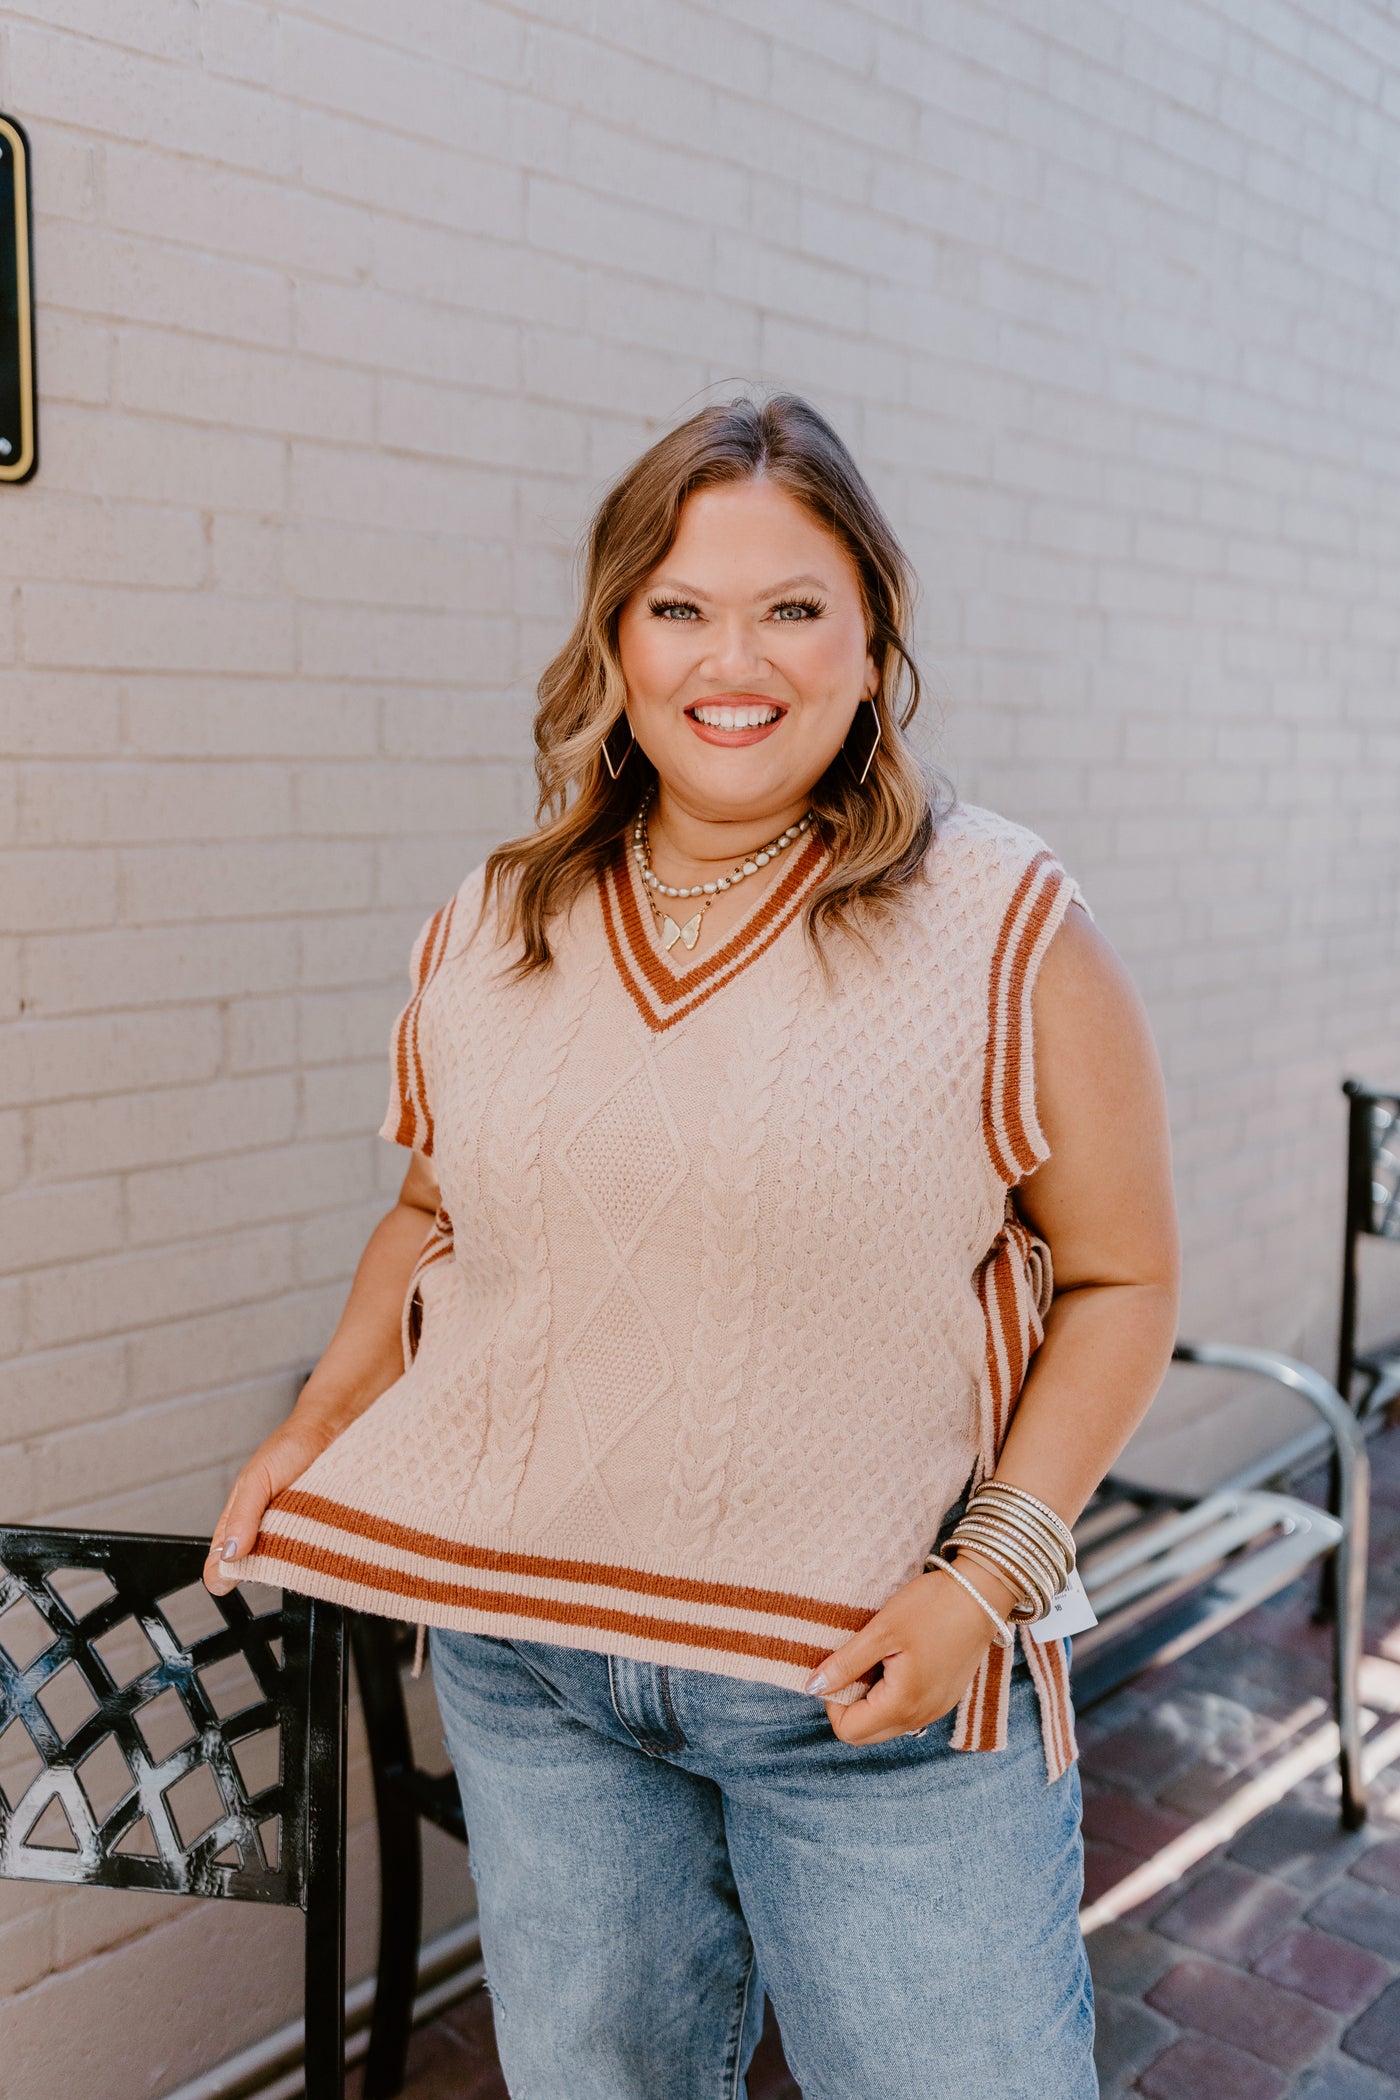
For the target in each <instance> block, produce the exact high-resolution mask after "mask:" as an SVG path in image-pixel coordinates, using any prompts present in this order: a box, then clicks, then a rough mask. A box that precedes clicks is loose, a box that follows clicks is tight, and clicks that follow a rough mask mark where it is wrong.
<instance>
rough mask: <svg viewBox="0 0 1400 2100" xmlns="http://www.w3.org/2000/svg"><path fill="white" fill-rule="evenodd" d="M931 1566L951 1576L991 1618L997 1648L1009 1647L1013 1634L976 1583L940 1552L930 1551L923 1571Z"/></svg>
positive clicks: (927, 1570)
mask: <svg viewBox="0 0 1400 2100" xmlns="http://www.w3.org/2000/svg"><path fill="white" fill-rule="evenodd" d="M931 1568H941V1569H942V1570H943V1573H944V1574H945V1575H951V1576H952V1578H953V1580H954V1582H955V1583H956V1584H957V1585H958V1588H959V1589H963V1590H966V1591H967V1594H968V1596H969V1597H971V1599H972V1601H973V1603H974V1604H977V1605H980V1606H981V1608H982V1610H983V1611H984V1612H985V1613H986V1614H987V1617H988V1618H989V1619H990V1620H991V1622H992V1624H993V1626H995V1628H996V1630H997V1639H996V1644H997V1646H998V1648H1009V1647H1010V1646H1011V1644H1012V1642H1013V1641H1014V1640H1015V1638H1016V1636H1015V1634H1014V1633H1013V1632H1012V1631H1011V1628H1010V1627H1009V1626H1008V1625H1007V1623H1006V1621H1005V1619H1004V1618H1003V1617H1002V1615H1001V1613H1000V1612H999V1611H998V1610H997V1608H996V1606H995V1605H994V1604H991V1603H989V1602H988V1600H987V1599H986V1598H985V1597H984V1596H983V1595H982V1592H981V1591H980V1590H979V1589H978V1587H977V1585H976V1584H975V1583H972V1582H969V1581H968V1579H967V1577H966V1575H959V1573H958V1571H957V1569H956V1568H955V1567H954V1566H953V1563H952V1562H951V1561H950V1560H944V1558H943V1556H942V1554H941V1553H930V1555H929V1557H928V1559H927V1560H926V1561H925V1562H924V1573H925V1574H927V1573H928V1572H929V1570H930V1569H931Z"/></svg>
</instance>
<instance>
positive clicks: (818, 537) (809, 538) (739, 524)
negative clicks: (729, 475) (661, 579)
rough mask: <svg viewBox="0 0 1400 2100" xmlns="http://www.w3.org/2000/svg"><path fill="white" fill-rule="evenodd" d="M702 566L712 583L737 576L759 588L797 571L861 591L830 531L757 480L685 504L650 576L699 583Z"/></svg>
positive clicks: (792, 499)
mask: <svg viewBox="0 0 1400 2100" xmlns="http://www.w3.org/2000/svg"><path fill="white" fill-rule="evenodd" d="M701 567H703V568H705V569H706V570H708V571H709V573H710V575H711V576H712V577H713V578H714V579H716V580H718V579H720V578H721V577H724V578H731V579H732V578H736V577H738V576H740V575H743V576H745V577H747V578H749V579H750V580H751V581H753V580H754V579H757V583H758V585H760V586H761V584H762V582H763V581H765V580H767V581H776V580H778V579H779V578H782V577H787V576H791V575H795V574H797V573H798V572H799V571H801V572H803V573H806V574H810V575H812V576H815V577H818V578H820V580H821V581H822V582H823V583H824V584H826V585H827V587H828V588H829V589H832V590H839V589H842V588H850V589H852V590H855V591H857V592H858V591H859V588H860V582H859V577H858V575H857V572H856V566H855V563H854V562H853V561H852V560H851V557H850V555H849V554H848V553H847V551H846V548H845V547H844V545H843V544H842V542H841V540H840V539H839V538H838V537H837V535H836V533H835V532H834V531H833V529H832V527H831V526H830V525H829V524H828V523H826V522H825V521H824V520H822V519H820V518H818V517H816V516H815V515H814V514H813V512H812V511H810V510H809V509H808V508H807V506H806V504H805V503H802V502H800V501H799V500H798V498H797V497H796V496H794V495H792V494H791V493H790V492H789V491H788V490H787V489H785V488H783V487H781V486H780V484H778V483H777V482H775V481H770V480H763V479H760V480H756V481H738V482H726V483H723V484H722V485H721V486H719V487H718V488H707V489H697V490H696V491H695V493H694V494H693V495H692V496H689V497H687V499H686V502H685V504H684V506H683V508H682V510H681V515H680V523H679V525H678V527H677V531H676V537H675V539H674V540H673V541H672V543H671V546H670V548H669V550H668V552H667V554H666V555H665V557H664V559H663V560H662V561H660V562H659V563H658V564H657V568H656V575H657V576H664V575H666V574H668V573H670V572H673V571H674V572H675V573H676V574H678V575H683V576H685V577H688V578H689V579H690V580H691V581H692V582H693V583H699V582H701V581H703V580H704V579H703V578H702V577H701V576H700V575H698V574H697V573H696V572H697V569H699V568H701Z"/></svg>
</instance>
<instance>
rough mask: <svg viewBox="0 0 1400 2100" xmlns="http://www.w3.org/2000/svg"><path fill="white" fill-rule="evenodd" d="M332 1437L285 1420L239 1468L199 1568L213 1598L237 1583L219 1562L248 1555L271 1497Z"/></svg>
mask: <svg viewBox="0 0 1400 2100" xmlns="http://www.w3.org/2000/svg"><path fill="white" fill-rule="evenodd" d="M332 1434H333V1432H331V1431H329V1430H327V1429H324V1428H321V1427H318V1426H317V1425H315V1424H313V1423H311V1422H308V1421H298V1420H297V1418H296V1416H295V1415H292V1416H290V1417H289V1419H288V1420H287V1421H285V1422H284V1423H283V1424H282V1425H281V1427H280V1428H279V1429H274V1430H273V1432H272V1435H271V1436H270V1437H268V1438H267V1440H266V1442H264V1443H261V1444H259V1446H258V1448H257V1450H256V1451H255V1452H254V1453H253V1455H252V1457H251V1458H250V1459H249V1460H248V1463H247V1464H246V1465H245V1466H244V1468H243V1470H242V1472H241V1473H240V1474H239V1476H238V1478H237V1480H235V1481H234V1483H233V1488H232V1490H231V1492H230V1494H229V1498H228V1500H227V1502H225V1504H224V1506H223V1510H222V1512H221V1513H220V1516H219V1521H218V1523H217V1524H216V1525H215V1526H214V1536H213V1538H212V1540H211V1541H210V1545H209V1557H208V1559H207V1560H206V1561H205V1563H204V1587H205V1588H206V1589H207V1590H210V1591H212V1592H213V1594H214V1595H215V1596H216V1597H226V1596H227V1595H228V1593H229V1591H230V1590H234V1589H237V1587H238V1582H237V1578H236V1577H235V1576H233V1575H231V1574H230V1573H228V1571H227V1569H226V1568H225V1565H224V1563H225V1562H226V1561H231V1560H236V1559H241V1557H242V1556H243V1555H244V1554H245V1553H250V1552H251V1551H252V1548H253V1541H254V1540H255V1539H256V1538H257V1535H258V1530H259V1527H260V1526H261V1524H262V1520H263V1512H264V1511H265V1510H266V1508H267V1505H268V1503H269V1502H270V1501H271V1500H272V1498H273V1496H274V1495H277V1494H280V1493H281V1491H282V1489H283V1488H284V1487H290V1485H291V1483H292V1482H293V1481H294V1480H297V1479H299V1478H300V1476H301V1475H302V1474H303V1473H304V1472H305V1471H306V1469H307V1467H308V1466H309V1465H310V1464H311V1462H312V1460H313V1459H316V1458H319V1457H320V1455H321V1453H322V1452H323V1451H324V1450H325V1448H326V1446H327V1444H329V1443H330V1442H331V1438H332Z"/></svg>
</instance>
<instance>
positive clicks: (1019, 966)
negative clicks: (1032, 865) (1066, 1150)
mask: <svg viewBox="0 0 1400 2100" xmlns="http://www.w3.org/2000/svg"><path fill="white" fill-rule="evenodd" d="M1044 873H1045V876H1046V880H1045V882H1044V885H1043V887H1042V889H1041V892H1040V895H1039V896H1038V897H1037V898H1036V900H1035V904H1034V906H1033V907H1032V910H1031V913H1030V917H1029V918H1028V919H1027V921H1026V926H1025V931H1024V932H1023V933H1022V935H1021V938H1020V940H1019V941H1018V942H1017V944H1016V953H1015V955H1014V957H1013V959H1012V964H1011V972H1010V987H1009V990H1008V993H1007V1000H1006V1052H1005V1059H1004V1063H1003V1067H1002V1086H1001V1092H1002V1120H1003V1122H1004V1124H1005V1128H1006V1136H1007V1141H1008V1143H1009V1145H1010V1148H1011V1156H1012V1158H1013V1159H1014V1160H1015V1162H1016V1164H1017V1166H1018V1167H1019V1168H1020V1170H1021V1172H1022V1173H1023V1174H1029V1173H1030V1172H1031V1171H1032V1169H1033V1168H1034V1167H1036V1166H1037V1165H1038V1164H1039V1162H1038V1161H1037V1159H1036V1155H1035V1151H1034V1148H1033V1147H1032V1145H1031V1141H1030V1138H1029V1137H1028V1136H1027V1134H1026V1124H1025V1116H1024V1108H1025V1096H1026V1092H1027V1081H1026V1074H1025V1072H1024V1071H1023V1069H1022V1065H1021V1044H1022V1040H1023V1038H1024V1035H1025V1031H1026V1026H1027V1023H1028V1021H1029V1019H1030V1012H1029V1008H1030V986H1029V985H1028V983H1027V977H1028V974H1029V971H1030V965H1031V957H1032V956H1033V955H1034V954H1035V951H1036V948H1037V947H1038V946H1039V943H1040V937H1041V935H1042V934H1043V933H1044V931H1045V922H1046V920H1047V919H1048V918H1049V916H1050V914H1051V912H1052V911H1053V910H1054V907H1055V903H1056V900H1057V899H1058V897H1059V895H1060V892H1061V890H1062V889H1063V887H1064V885H1065V882H1066V880H1067V877H1066V876H1065V874H1064V872H1063V870H1061V869H1059V868H1057V867H1054V866H1053V865H1051V866H1050V867H1048V868H1046V869H1045V870H1044ZM1034 1084H1035V1082H1034V1075H1032V1077H1031V1082H1030V1086H1031V1090H1032V1091H1033V1089H1034Z"/></svg>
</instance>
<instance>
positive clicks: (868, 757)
mask: <svg viewBox="0 0 1400 2100" xmlns="http://www.w3.org/2000/svg"><path fill="white" fill-rule="evenodd" d="M861 707H868V708H869V709H870V719H871V721H872V722H873V723H874V724H875V734H874V736H873V737H872V738H871V740H870V749H869V750H868V751H867V752H866V754H865V763H864V764H863V765H862V766H861V768H860V771H859V772H856V762H855V760H854V759H853V758H852V757H851V754H850V751H849V750H848V749H847V745H849V743H850V741H851V739H850V731H849V730H848V731H847V733H846V742H845V743H844V744H843V745H842V746H841V756H842V757H843V758H844V759H845V761H846V764H847V765H848V766H849V768H850V770H851V772H852V774H853V775H854V777H855V783H856V786H857V787H864V786H865V783H866V780H867V778H868V776H869V773H870V768H871V767H872V766H873V765H874V763H875V753H876V752H877V751H878V750H879V748H880V736H881V730H880V710H879V708H878V707H877V706H876V705H875V700H874V697H873V695H870V694H867V696H866V697H865V699H864V700H862V701H861V703H860V707H858V708H857V709H856V715H857V716H859V714H860V708H861ZM852 727H854V723H852Z"/></svg>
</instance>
